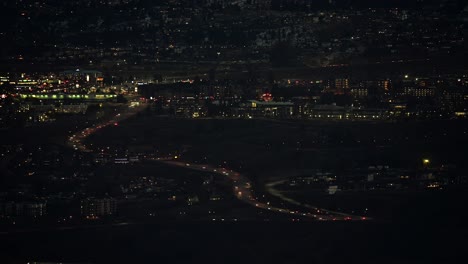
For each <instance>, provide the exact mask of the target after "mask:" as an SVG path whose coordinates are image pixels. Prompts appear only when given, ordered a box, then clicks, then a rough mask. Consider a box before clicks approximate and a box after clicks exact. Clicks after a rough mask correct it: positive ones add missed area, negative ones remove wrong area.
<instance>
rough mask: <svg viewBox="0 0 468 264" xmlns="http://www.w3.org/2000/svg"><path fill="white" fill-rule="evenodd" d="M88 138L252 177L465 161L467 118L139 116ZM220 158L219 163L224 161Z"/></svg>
mask: <svg viewBox="0 0 468 264" xmlns="http://www.w3.org/2000/svg"><path fill="white" fill-rule="evenodd" d="M88 140H90V141H92V142H93V143H94V144H97V145H98V146H103V147H107V146H111V147H117V148H119V147H123V148H130V149H132V148H133V149H143V150H145V151H149V152H153V153H154V152H156V151H159V152H161V153H171V152H172V153H174V151H179V152H183V154H182V159H183V160H189V161H193V162H202V163H210V164H228V166H231V167H232V168H235V169H237V170H239V171H242V172H245V173H246V174H248V175H249V176H250V178H252V179H254V180H262V179H265V178H268V177H270V174H271V173H274V174H275V176H281V175H279V174H281V172H283V171H284V174H294V173H295V171H296V170H302V169H324V170H337V169H340V170H347V169H354V168H360V167H366V168H367V167H368V166H370V165H389V166H390V167H404V168H417V167H419V166H420V165H421V160H422V159H423V158H428V159H430V160H431V163H432V165H433V166H441V165H447V164H452V165H456V166H457V167H459V168H466V164H467V163H466V161H467V156H466V155H464V154H465V152H464V149H463V148H462V146H465V145H466V144H467V143H468V122H466V121H462V120H460V121H458V120H450V121H431V122H423V121H420V122H417V121H414V122H398V123H389V122H388V123H386V122H381V123H370V122H345V123H343V122H320V121H269V120H216V119H206V120H187V119H171V118H164V117H154V116H146V115H142V116H140V117H136V118H134V119H131V120H128V121H126V122H124V123H122V124H120V125H119V127H112V128H106V129H104V130H103V131H101V132H99V133H98V134H96V135H93V136H91V137H90V138H89V139H88ZM224 162H226V163H224Z"/></svg>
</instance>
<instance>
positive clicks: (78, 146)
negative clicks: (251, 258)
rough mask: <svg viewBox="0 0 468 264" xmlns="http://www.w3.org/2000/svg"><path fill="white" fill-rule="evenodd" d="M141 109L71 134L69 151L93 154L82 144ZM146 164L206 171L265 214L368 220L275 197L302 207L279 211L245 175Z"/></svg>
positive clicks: (132, 108)
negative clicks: (229, 184)
mask: <svg viewBox="0 0 468 264" xmlns="http://www.w3.org/2000/svg"><path fill="white" fill-rule="evenodd" d="M145 107H146V105H145V104H142V103H140V104H138V105H133V106H132V105H129V107H128V109H127V111H125V112H124V113H118V114H116V115H115V116H114V117H113V118H111V119H110V120H107V121H104V122H101V123H99V124H96V125H94V126H91V127H88V128H85V129H84V130H82V131H79V132H77V133H75V134H73V135H72V136H71V137H70V138H69V140H68V143H69V145H70V146H71V147H73V148H74V149H75V150H77V151H81V152H93V151H95V150H93V149H92V148H91V147H88V146H86V145H85V144H84V140H85V139H86V138H87V137H89V136H90V135H92V134H94V133H96V132H97V131H99V130H100V129H102V128H105V127H112V126H118V125H119V122H121V121H123V120H125V119H127V118H130V117H132V116H134V115H135V114H136V113H138V112H139V111H141V110H143V109H144V108H145ZM150 160H154V161H159V162H162V163H164V164H167V165H170V166H176V167H183V168H186V169H190V170H196V171H206V172H209V173H214V174H218V175H222V176H224V177H227V178H229V179H230V180H231V181H232V185H233V188H232V191H233V194H234V196H235V197H237V199H239V200H240V201H242V202H245V203H247V204H250V205H252V206H254V207H256V208H258V209H262V210H269V211H272V212H277V213H281V214H288V215H291V216H299V217H305V218H310V219H315V220H319V221H340V220H341V221H343V220H347V221H350V220H352V221H363V220H370V219H369V218H366V217H362V216H356V215H350V214H345V213H340V212H334V211H330V210H326V209H321V208H318V207H315V206H310V205H304V204H301V203H299V202H296V201H294V200H291V199H287V198H285V197H281V196H279V198H281V199H283V200H284V201H287V202H289V203H291V204H294V205H295V207H303V208H304V210H301V211H299V210H296V209H291V208H282V207H279V206H277V205H276V206H275V205H272V204H270V202H266V203H265V202H261V201H259V200H258V199H257V198H256V197H255V195H254V191H253V185H252V182H251V181H250V180H249V179H248V178H247V177H246V176H245V175H242V174H240V173H239V172H235V171H232V170H229V169H226V168H219V167H216V166H213V165H208V164H190V163H189V162H186V161H182V160H178V159H175V158H174V159H167V158H151V159H150ZM267 187H268V186H267ZM276 196H278V195H276Z"/></svg>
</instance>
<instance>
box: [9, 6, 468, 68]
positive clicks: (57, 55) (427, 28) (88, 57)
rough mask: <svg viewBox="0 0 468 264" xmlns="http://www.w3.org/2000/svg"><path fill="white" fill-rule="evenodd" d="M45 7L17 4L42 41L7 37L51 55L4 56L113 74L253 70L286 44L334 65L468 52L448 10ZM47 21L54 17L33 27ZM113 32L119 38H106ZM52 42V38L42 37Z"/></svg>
mask: <svg viewBox="0 0 468 264" xmlns="http://www.w3.org/2000/svg"><path fill="white" fill-rule="evenodd" d="M322 2H325V4H326V5H327V4H329V3H330V2H329V1H322ZM331 2H334V1H331ZM37 3H38V4H37V5H27V4H26V3H23V4H24V6H22V5H21V3H19V7H16V8H17V9H19V10H18V12H19V14H18V16H19V18H20V19H19V20H18V22H19V23H18V24H17V25H16V27H18V28H24V27H26V26H29V27H32V28H33V29H35V30H37V31H38V32H37V34H35V38H37V39H35V38H33V37H32V36H30V35H28V36H22V34H26V33H22V34H18V30H17V31H14V34H13V32H6V33H5V35H6V36H5V37H7V36H8V34H12V36H11V37H12V39H13V40H15V41H18V42H19V41H21V43H22V44H23V45H25V41H24V40H25V39H28V40H30V41H31V43H30V45H31V46H37V45H39V43H42V45H43V46H44V47H43V48H44V49H43V52H39V53H34V54H21V52H17V53H8V52H6V53H4V56H3V59H8V60H12V61H36V62H53V63H55V64H60V63H64V64H66V65H70V64H71V65H73V64H74V65H83V66H84V65H86V66H91V67H96V66H99V67H101V68H106V69H108V70H119V69H123V70H125V69H141V70H143V69H147V68H148V67H149V68H151V69H152V67H153V66H154V65H162V64H164V63H181V64H183V63H202V62H222V63H227V64H245V63H247V62H249V63H253V62H266V61H269V60H271V57H270V55H271V51H272V48H274V47H275V45H276V44H277V43H280V42H287V43H288V45H290V47H291V48H292V49H297V48H299V49H301V54H300V55H298V58H297V59H298V60H299V61H301V62H303V63H305V64H307V65H311V66H327V65H334V64H337V63H347V62H350V61H355V60H364V61H366V60H367V59H369V60H378V59H380V58H393V59H395V58H399V59H403V58H405V59H408V58H411V59H416V58H425V56H428V55H440V54H454V53H456V52H459V51H461V50H463V47H464V46H463V45H464V41H465V40H464V37H463V33H462V29H463V25H464V23H466V21H465V17H466V16H465V14H466V12H462V11H460V12H459V13H457V14H453V13H451V12H448V11H446V10H445V9H444V8H440V6H437V7H433V8H431V7H427V8H424V9H401V8H394V9H366V8H356V9H351V8H343V9H323V10H317V6H323V5H320V3H318V2H317V1H313V3H311V2H310V1H263V0H240V1H218V0H216V1H214V0H213V1H211V0H210V1H162V2H157V3H153V4H150V5H148V4H144V3H142V2H141V1H136V0H133V1H104V2H102V3H101V2H98V3H94V2H92V1H75V2H74V3H73V4H69V3H55V5H51V4H46V3H40V2H37ZM332 6H333V5H332ZM233 7H235V8H234V9H233ZM294 7H297V8H294ZM96 9H99V10H100V12H95V10H96ZM235 10H238V11H235ZM42 16H44V17H50V16H52V17H53V19H49V20H47V19H45V20H44V21H47V22H44V23H45V24H40V25H31V21H32V20H34V21H39V19H40V18H42ZM83 16H85V17H87V19H86V20H83V19H82V17H83ZM36 27H37V28H36ZM109 34H112V35H113V37H112V38H108V37H106V36H108V35H109ZM45 36H47V38H48V39H41V38H42V37H44V38H45ZM53 36H59V37H57V38H53ZM77 40H79V41H77ZM12 43H14V41H13V42H12ZM273 50H274V49H273ZM279 52H280V53H281V51H279ZM285 54H289V53H288V52H285ZM389 60H391V59H389ZM144 65H146V66H144ZM151 65H153V66H151ZM166 66H167V67H171V66H168V65H166Z"/></svg>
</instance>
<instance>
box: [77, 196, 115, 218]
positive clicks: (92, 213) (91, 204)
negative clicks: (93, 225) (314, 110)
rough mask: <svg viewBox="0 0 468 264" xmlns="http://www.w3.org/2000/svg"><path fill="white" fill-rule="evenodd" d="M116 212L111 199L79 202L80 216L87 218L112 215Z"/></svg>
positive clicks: (92, 199)
mask: <svg viewBox="0 0 468 264" xmlns="http://www.w3.org/2000/svg"><path fill="white" fill-rule="evenodd" d="M116 212H117V204H116V202H115V200H114V199H111V198H104V199H95V198H88V199H85V200H82V201H81V215H82V216H85V217H88V218H94V217H99V216H108V215H114V214H115V213H116Z"/></svg>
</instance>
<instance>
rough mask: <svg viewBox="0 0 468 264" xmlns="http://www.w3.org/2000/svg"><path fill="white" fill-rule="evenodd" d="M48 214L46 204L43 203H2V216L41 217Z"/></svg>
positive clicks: (0, 212)
mask: <svg viewBox="0 0 468 264" xmlns="http://www.w3.org/2000/svg"><path fill="white" fill-rule="evenodd" d="M45 214H46V203H43V202H2V203H0V215H3V216H24V217H39V216H44V215H45Z"/></svg>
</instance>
